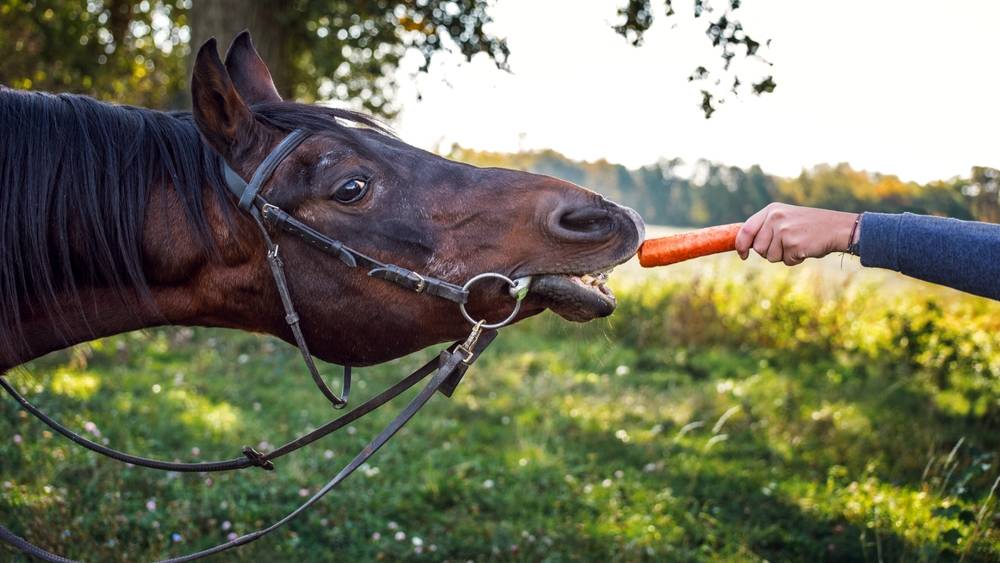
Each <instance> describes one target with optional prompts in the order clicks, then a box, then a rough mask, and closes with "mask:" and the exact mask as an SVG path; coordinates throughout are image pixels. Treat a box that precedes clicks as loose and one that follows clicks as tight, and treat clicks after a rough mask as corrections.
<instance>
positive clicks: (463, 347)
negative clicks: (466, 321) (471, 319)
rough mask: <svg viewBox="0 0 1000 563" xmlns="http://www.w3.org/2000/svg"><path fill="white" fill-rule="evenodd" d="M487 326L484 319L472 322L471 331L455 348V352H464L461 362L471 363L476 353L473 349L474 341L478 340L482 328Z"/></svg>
mask: <svg viewBox="0 0 1000 563" xmlns="http://www.w3.org/2000/svg"><path fill="white" fill-rule="evenodd" d="M488 326H489V325H487V324H486V320H485V319H484V320H481V321H478V322H475V323H473V325H472V332H470V333H469V337H468V338H466V339H465V342H463V343H461V344H459V345H458V346H457V347H456V348H455V352H456V353H458V352H461V353H463V354H465V358H464V359H462V363H463V364H465V365H469V364H471V363H472V358H473V357H474V356H475V355H476V352H475V351H474V350H475V348H476V342H479V336H480V335H481V334H482V333H483V328H484V327H488Z"/></svg>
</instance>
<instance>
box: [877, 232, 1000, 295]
mask: <svg viewBox="0 0 1000 563" xmlns="http://www.w3.org/2000/svg"><path fill="white" fill-rule="evenodd" d="M858 242H859V254H860V255H861V264H862V265H864V266H871V267H876V268H887V269H890V270H895V271H897V272H902V273H904V274H906V275H908V276H912V277H915V278H918V279H922V280H926V281H929V282H933V283H937V284H941V285H946V286H948V287H953V288H955V289H960V290H962V291H967V292H969V293H974V294H976V295H982V296H983V297H989V298H991V299H998V300H1000V225H996V224H993V223H979V222H976V221H959V220H957V219H946V218H943V217H929V216H926V215H914V214H912V213H903V214H886V213H865V214H864V215H862V216H861V238H860V240H859V241H858Z"/></svg>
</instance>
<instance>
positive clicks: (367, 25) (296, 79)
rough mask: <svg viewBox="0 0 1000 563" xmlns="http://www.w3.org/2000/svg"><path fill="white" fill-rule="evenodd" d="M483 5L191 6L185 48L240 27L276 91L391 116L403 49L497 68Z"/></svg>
mask: <svg viewBox="0 0 1000 563" xmlns="http://www.w3.org/2000/svg"><path fill="white" fill-rule="evenodd" d="M489 4H490V0H415V1H414V0H406V1H403V0H399V1H396V2H390V1H386V0H367V1H354V2H341V1H336V0H293V1H292V2H288V3H285V4H283V5H282V7H281V9H276V8H275V3H274V2H268V1H266V0H214V1H213V2H195V4H194V7H193V8H192V10H191V43H192V44H194V45H200V44H201V43H202V42H204V41H205V40H206V39H208V38H209V37H212V36H215V37H216V38H218V39H219V40H220V42H221V43H223V44H225V43H226V42H227V41H228V40H229V39H230V38H232V37H233V36H235V35H236V34H237V33H239V32H240V31H241V30H243V29H250V30H251V32H252V33H253V39H254V43H255V45H256V46H257V48H258V50H259V51H260V53H261V56H262V57H263V58H264V60H265V61H267V62H268V63H269V67H270V69H271V72H272V77H273V78H274V79H275V84H276V85H277V87H278V91H279V93H281V94H282V95H285V96H289V97H292V98H294V99H296V100H301V101H306V102H310V101H316V100H320V99H331V98H332V99H338V100H342V101H348V102H350V103H352V104H353V105H355V106H359V107H363V108H364V109H366V110H368V111H371V112H374V113H377V114H381V115H383V116H391V115H392V114H393V113H395V111H396V110H397V108H396V107H395V106H394V105H393V103H392V101H393V93H394V91H395V84H394V83H393V71H394V70H395V69H396V68H397V66H398V64H399V61H400V59H401V58H402V57H403V55H404V54H405V53H406V50H407V49H411V48H412V49H416V50H417V51H419V52H420V53H421V54H422V55H423V57H424V65H423V68H422V70H426V68H427V66H428V65H429V64H430V58H431V56H432V55H433V54H434V53H435V52H437V51H440V50H442V49H445V48H449V47H448V46H454V48H455V49H457V50H458V51H459V52H460V53H461V54H462V55H463V56H464V57H465V58H466V59H471V58H472V57H473V56H474V55H476V54H478V53H484V54H486V55H487V56H488V57H490V58H491V59H493V61H495V62H496V64H497V65H498V66H500V67H502V68H503V67H505V64H506V60H507V55H508V49H507V45H506V43H505V42H504V41H503V40H502V39H499V38H496V37H494V36H493V35H490V34H489V33H487V32H486V30H485V27H486V26H487V25H488V24H489V23H490V17H489V15H488V14H487V13H486V8H487V7H488V5H489Z"/></svg>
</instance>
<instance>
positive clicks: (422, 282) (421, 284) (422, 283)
mask: <svg viewBox="0 0 1000 563" xmlns="http://www.w3.org/2000/svg"><path fill="white" fill-rule="evenodd" d="M409 278H410V279H412V280H416V282H417V287H415V288H413V291H415V292H417V293H423V292H424V290H425V289H427V279H426V278H424V276H421V275H420V274H418V273H416V272H414V271H413V270H410V275H409Z"/></svg>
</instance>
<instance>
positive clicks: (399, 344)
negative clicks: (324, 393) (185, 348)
mask: <svg viewBox="0 0 1000 563" xmlns="http://www.w3.org/2000/svg"><path fill="white" fill-rule="evenodd" d="M192 94H193V114H194V118H195V122H196V124H197V127H198V129H199V131H200V132H201V135H202V136H203V137H204V139H205V140H206V141H207V142H208V143H209V144H210V145H211V147H212V148H214V149H215V151H217V152H218V154H219V155H221V156H222V158H224V159H225V162H226V163H227V164H228V166H229V167H231V169H232V170H234V171H236V172H237V173H238V174H239V175H241V176H242V177H243V178H244V179H245V180H249V179H250V178H251V176H252V174H253V173H254V171H255V170H256V168H257V167H258V166H259V165H260V163H261V161H262V160H263V159H264V158H265V157H266V156H267V155H268V154H269V153H270V152H271V151H272V150H273V149H274V148H275V146H276V145H277V144H278V143H280V142H281V140H282V139H283V138H284V137H285V136H287V135H288V134H289V132H290V131H292V130H294V129H303V130H305V131H307V132H308V134H309V137H308V138H307V139H306V140H305V141H304V142H303V143H302V144H301V145H300V146H299V147H297V148H296V149H295V150H294V151H293V152H292V153H291V154H289V155H288V156H287V158H285V159H284V160H283V161H282V162H281V163H280V165H279V166H278V167H277V168H276V169H275V170H274V173H273V175H272V176H271V177H270V179H269V180H268V181H267V182H266V184H265V185H264V186H263V187H262V190H261V192H260V194H261V196H262V197H264V198H265V199H266V200H267V201H268V202H270V203H271V204H273V205H275V206H277V207H280V208H281V209H283V210H284V211H286V212H287V213H288V214H289V215H291V216H293V217H295V218H296V219H298V220H299V221H302V222H303V223H306V224H307V225H309V227H311V228H312V229H315V230H316V231H319V232H321V233H324V234H326V235H328V236H331V237H333V238H335V239H337V240H339V241H342V242H343V243H344V244H346V245H348V246H350V247H351V248H354V249H357V250H358V251H360V252H362V253H364V254H366V255H369V256H372V257H374V258H376V259H378V260H381V261H384V262H390V263H393V264H398V265H400V266H403V267H405V268H408V269H410V270H413V271H415V272H420V273H422V274H429V275H431V276H434V277H436V278H440V279H443V280H446V281H449V282H451V283H454V284H457V285H462V284H463V282H465V281H466V280H468V279H470V278H471V277H472V276H474V275H476V274H480V273H483V272H496V273H501V274H504V275H506V276H508V277H510V278H521V277H525V276H532V277H533V280H534V281H533V285H532V289H531V291H530V292H529V294H528V297H527V299H526V300H525V302H524V303H523V307H522V310H521V311H520V312H519V313H518V315H517V317H516V320H520V319H523V318H525V317H528V316H531V315H534V314H537V313H539V312H541V311H543V310H544V309H546V308H548V309H551V310H552V311H554V312H555V313H557V314H559V315H560V316H562V317H564V318H566V319H570V320H573V321H588V320H591V319H594V318H597V317H603V316H607V315H609V314H611V313H612V312H613V310H614V308H615V299H614V296H613V295H612V293H611V292H610V291H609V290H608V289H607V287H606V286H605V285H603V283H602V280H603V276H601V275H600V274H602V273H603V272H606V271H607V270H609V269H610V268H612V267H614V266H616V265H618V264H620V263H622V262H624V261H626V260H628V259H629V258H630V257H631V256H632V255H633V254H634V253H635V251H636V249H637V247H638V245H639V243H640V242H641V241H642V239H643V225H642V221H641V219H640V218H639V216H638V215H637V214H636V213H635V212H634V211H632V210H631V209H628V208H626V207H622V206H620V205H617V204H615V203H613V202H610V201H608V200H606V199H604V198H603V197H601V196H600V195H598V194H596V193H594V192H592V191H590V190H587V189H584V188H581V187H579V186H576V185H573V184H571V183H569V182H564V181H562V180H558V179H555V178H551V177H547V176H541V175H537V174H530V173H526V172H520V171H514V170H506V169H500V168H478V167H475V166H470V165H467V164H463V163H459V162H454V161H450V160H448V159H445V158H442V157H440V156H438V155H435V154H432V153H429V152H427V151H424V150H421V149H418V148H416V147H413V146H410V145H408V144H406V143H404V142H402V141H401V140H399V139H397V138H395V137H394V136H393V135H391V134H389V133H387V132H386V131H385V130H384V129H383V128H381V127H379V126H378V125H377V124H375V123H374V122H372V121H371V120H369V119H368V118H365V117H362V116H358V115H356V114H352V113H350V112H344V111H342V110H332V109H330V108H323V107H319V106H308V105H302V104H297V103H292V102H287V101H284V100H282V99H281V97H280V96H279V95H278V93H277V90H276V88H275V86H274V84H273V82H272V80H271V75H270V73H269V71H268V68H267V66H266V65H265V63H264V61H263V60H261V58H260V56H259V55H258V53H257V52H256V50H255V49H254V46H253V44H252V42H251V39H250V36H249V34H248V33H246V32H244V33H242V34H241V35H239V36H238V37H237V38H236V39H235V40H234V42H233V44H232V46H231V47H230V49H229V51H228V53H227V55H226V58H225V62H223V61H222V60H221V59H220V58H219V55H218V52H217V50H216V44H215V41H214V40H210V41H209V42H207V43H206V44H205V45H203V46H202V47H201V49H200V50H199V52H198V55H197V59H196V62H195V65H194V72H193V78H192ZM349 122H353V123H349ZM236 223H237V227H236V228H234V229H229V230H227V229H220V232H224V233H225V236H224V237H223V238H224V239H225V240H223V241H222V244H223V245H227V244H228V245H235V246H236V247H239V248H242V249H245V250H246V252H248V254H246V255H241V256H242V257H243V258H245V259H243V260H236V262H237V263H236V264H235V265H234V264H232V263H228V264H227V263H225V262H222V263H212V264H209V265H208V266H206V268H205V270H204V271H203V272H201V273H200V274H199V279H200V283H199V286H198V291H199V292H200V293H201V294H202V295H203V299H202V300H203V301H204V302H205V303H212V304H213V307H212V308H213V309H215V310H212V311H206V312H205V313H203V316H204V317H205V318H206V319H207V318H209V317H211V319H220V318H223V317H224V318H226V319H228V320H225V321H222V322H219V321H216V322H207V321H202V322H206V324H223V325H228V326H236V327H239V328H248V329H251V330H260V331H264V332H270V333H273V334H276V335H278V336H279V337H282V338H284V339H286V340H289V339H290V334H289V333H288V330H287V328H286V327H285V326H284V322H283V314H282V312H281V309H280V307H279V306H278V305H279V303H278V300H277V294H276V292H275V290H274V287H273V282H271V281H270V278H269V274H268V273H267V271H266V270H267V264H266V262H265V261H264V259H263V258H262V257H261V256H260V252H259V251H260V249H262V243H261V242H260V240H259V239H260V234H259V233H257V232H256V231H255V229H254V228H253V227H252V226H251V225H250V223H249V219H247V218H246V217H239V218H238V219H237V221H236ZM162 227H163V225H158V224H157V223H156V222H155V221H154V222H151V223H150V224H149V225H148V227H147V229H151V230H153V231H156V229H158V228H162ZM148 238H149V239H153V240H159V239H161V238H162V237H160V236H159V235H158V234H157V233H156V232H153V233H149V234H148ZM275 241H276V243H277V245H278V246H279V247H280V249H281V253H282V257H283V260H284V263H285V266H286V268H287V271H288V278H289V286H290V289H291V293H292V295H293V298H294V300H295V303H296V306H297V307H298V309H299V314H300V315H301V318H302V319H303V328H304V331H305V333H306V337H307V339H308V340H309V342H310V344H311V347H312V348H313V351H314V352H315V353H316V355H317V356H319V357H321V358H323V359H326V360H329V361H335V362H338V363H348V364H352V365H365V364H371V363H377V362H381V361H385V360H388V359H391V358H394V357H398V356H401V355H404V354H407V353H409V352H412V351H414V350H418V349H421V348H424V347H426V346H429V345H432V344H435V343H438V342H442V341H446V340H454V339H456V338H460V337H461V336H463V335H464V334H466V333H467V332H468V330H469V323H468V322H467V321H466V320H465V319H464V318H463V316H462V315H461V314H460V312H459V310H458V308H457V307H456V305H455V304H454V303H450V302H448V301H446V300H442V299H434V298H431V297H428V296H427V295H421V294H418V293H416V292H414V291H409V290H406V289H404V288H400V287H397V286H395V285H392V284H389V283H384V282H381V281H379V280H373V279H371V277H370V276H368V275H367V272H366V271H365V270H364V269H363V268H347V267H345V266H344V264H342V263H340V262H339V261H337V260H335V259H331V258H330V256H328V255H326V254H323V253H320V252H319V251H317V250H316V249H315V248H312V247H310V246H309V245H307V244H305V243H304V242H303V241H301V240H298V239H296V238H295V237H293V236H290V235H287V234H280V233H279V234H276V235H275ZM254 249H257V250H258V252H255V251H254ZM237 254H239V253H237ZM470 292H471V295H470V303H469V311H470V313H471V314H472V315H473V317H474V318H476V319H484V320H487V321H488V322H492V321H495V320H497V319H501V318H504V317H505V316H507V314H508V313H509V312H510V310H511V307H512V304H513V303H512V300H511V297H510V296H509V295H508V292H507V291H506V286H505V284H504V283H503V282H501V281H497V280H488V281H485V282H484V283H481V284H476V285H475V286H473V287H472V288H470ZM234 296H246V297H247V298H245V299H244V298H238V299H233V297H234Z"/></svg>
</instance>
